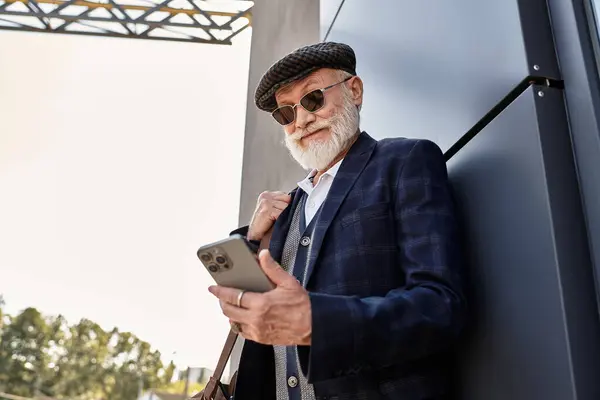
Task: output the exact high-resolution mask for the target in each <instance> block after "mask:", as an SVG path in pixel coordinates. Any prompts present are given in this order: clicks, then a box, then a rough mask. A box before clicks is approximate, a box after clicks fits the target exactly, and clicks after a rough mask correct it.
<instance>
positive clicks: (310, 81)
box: [275, 70, 324, 100]
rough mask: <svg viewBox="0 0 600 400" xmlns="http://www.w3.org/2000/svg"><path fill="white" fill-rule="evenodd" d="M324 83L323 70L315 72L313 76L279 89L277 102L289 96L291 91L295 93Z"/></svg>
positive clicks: (276, 94) (276, 95)
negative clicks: (297, 89)
mask: <svg viewBox="0 0 600 400" xmlns="http://www.w3.org/2000/svg"><path fill="white" fill-rule="evenodd" d="M323 82H324V71H323V70H319V71H315V72H313V73H312V74H310V75H308V76H306V77H304V78H302V79H299V80H297V81H295V82H292V83H290V84H288V85H286V86H284V87H282V88H279V89H278V90H277V91H276V92H275V98H276V99H277V100H279V98H280V97H283V96H286V95H288V94H289V93H290V92H291V91H293V90H294V89H296V88H300V89H305V88H307V87H308V86H311V85H322V84H323Z"/></svg>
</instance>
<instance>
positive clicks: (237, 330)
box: [231, 322, 242, 333]
mask: <svg viewBox="0 0 600 400" xmlns="http://www.w3.org/2000/svg"><path fill="white" fill-rule="evenodd" d="M231 330H232V331H233V332H234V333H240V332H241V331H242V326H241V325H240V324H239V323H238V322H232V323H231Z"/></svg>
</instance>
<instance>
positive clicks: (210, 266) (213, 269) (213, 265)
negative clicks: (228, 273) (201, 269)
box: [208, 264, 219, 272]
mask: <svg viewBox="0 0 600 400" xmlns="http://www.w3.org/2000/svg"><path fill="white" fill-rule="evenodd" d="M208 270H209V271H210V272H217V271H218V270H219V266H218V265H215V264H210V265H209V266H208Z"/></svg>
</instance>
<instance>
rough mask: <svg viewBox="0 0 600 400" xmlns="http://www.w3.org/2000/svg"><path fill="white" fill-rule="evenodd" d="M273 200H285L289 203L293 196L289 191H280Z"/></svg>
mask: <svg viewBox="0 0 600 400" xmlns="http://www.w3.org/2000/svg"><path fill="white" fill-rule="evenodd" d="M273 200H279V201H283V202H286V203H289V202H290V201H292V196H290V195H289V194H287V193H284V192H280V193H278V194H275V195H274V196H273Z"/></svg>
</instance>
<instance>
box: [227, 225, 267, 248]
mask: <svg viewBox="0 0 600 400" xmlns="http://www.w3.org/2000/svg"><path fill="white" fill-rule="evenodd" d="M248 227H249V226H248V225H244V226H241V227H239V228H237V229H235V230H233V231H231V232H230V233H229V236H233V235H240V236H242V237H243V238H244V242H246V245H247V246H248V248H249V249H250V251H252V252H253V253H254V254H258V250H259V248H260V240H248V238H247V236H248Z"/></svg>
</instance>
